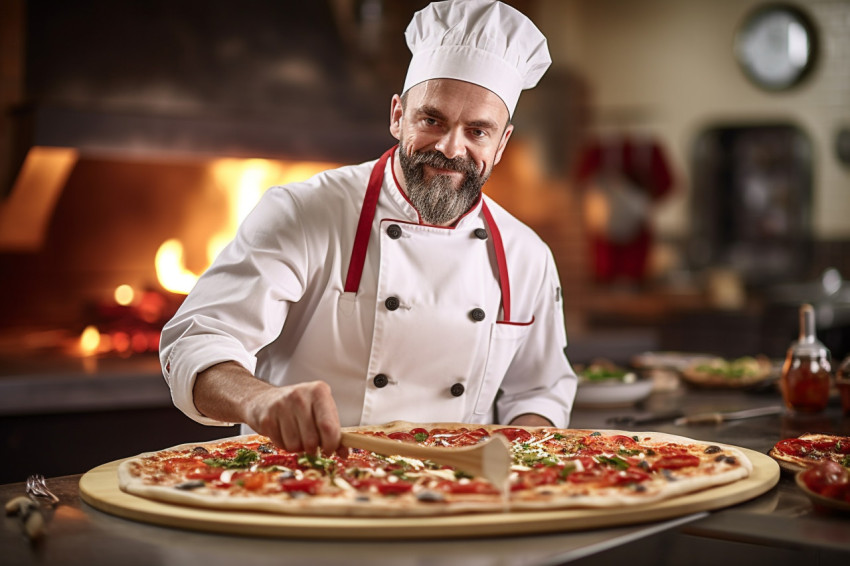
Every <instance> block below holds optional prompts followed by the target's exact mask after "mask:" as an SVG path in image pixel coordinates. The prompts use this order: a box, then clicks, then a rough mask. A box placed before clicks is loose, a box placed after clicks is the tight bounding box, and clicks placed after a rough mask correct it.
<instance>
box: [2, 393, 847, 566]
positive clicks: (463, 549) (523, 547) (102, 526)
mask: <svg viewBox="0 0 850 566" xmlns="http://www.w3.org/2000/svg"><path fill="white" fill-rule="evenodd" d="M780 402H781V399H780V397H779V395H778V393H777V392H776V391H775V390H769V391H766V392H764V391H763V392H759V393H745V392H737V391H723V392H710V391H696V390H691V389H679V390H675V391H670V392H664V393H654V394H653V395H652V396H650V398H649V399H648V400H647V401H645V402H644V403H642V404H641V405H640V406H639V407H632V408H627V409H583V408H577V409H576V410H575V411H574V414H573V422H572V423H571V426H573V427H575V428H595V429H603V428H606V429H607V428H617V427H615V426H612V425H611V424H610V423H609V422H608V419H609V418H611V417H614V416H621V417H622V416H630V415H631V416H638V417H639V416H646V415H647V414H656V413H666V412H669V411H670V410H673V409H675V410H681V411H683V412H685V413H686V414H691V413H696V412H704V411H714V410H723V411H726V410H737V409H745V408H752V407H760V406H769V405H775V404H778V403H780ZM626 428H627V430H630V431H639V430H655V431H660V432H666V433H671V434H679V435H684V436H689V437H692V438H699V439H702V440H707V441H713V442H724V443H729V444H735V445H738V446H743V447H746V448H750V449H753V450H757V451H759V452H763V453H764V452H767V450H769V448H770V447H771V446H773V444H774V443H775V442H776V441H777V440H780V439H781V438H786V437H791V436H797V435H799V434H802V433H804V432H810V431H818V432H827V433H835V434H842V435H850V418H848V417H843V416H842V415H841V414H840V410H839V407H838V405H837V404H836V403H833V404H831V405H830V406H829V408H828V410H827V411H826V412H824V413H822V414H820V415H812V416H794V415H791V414H781V415H774V416H768V417H760V418H755V419H749V420H742V421H730V422H726V423H722V424H718V425H701V426H676V425H674V424H673V423H672V422H661V423H656V424H653V425H648V426H643V427H639V426H638V427H626ZM32 471H33V472H37V471H39V470H32ZM79 478H80V476H79V475H70V476H62V477H58V478H50V479H49V484H50V485H51V487H53V488H54V489H55V490H56V491H57V492H58V495H59V496H60V498H61V499H62V502H63V503H62V505H61V506H60V507H59V508H58V509H57V510H56V511H55V513H54V515H53V517H52V519H51V520H50V522H49V531H48V534H47V536H46V537H45V539H44V540H43V541H41V543H40V544H36V545H30V544H29V543H28V542H27V541H26V540H25V539H24V538H23V536H22V535H21V533H20V528H19V525H18V523H17V520H16V519H15V518H13V517H5V518H4V524H3V529H2V532H0V551H2V553H3V557H4V563H6V559H10V561H9V562H8V563H10V564H87V565H88V564H95V565H97V564H116V563H121V564H124V565H125V566H132V565H135V564H152V563H163V564H171V563H174V564H177V563H179V564H205V565H206V564H233V563H252V564H254V563H256V564H265V563H269V564H271V563H275V564H279V563H281V562H285V563H309V564H319V565H321V564H361V563H362V564H369V565H376V564H378V565H381V564H394V565H397V564H415V565H418V564H466V565H472V566H475V565H482V566H484V565H494V566H501V565H506V564H519V565H527V566H531V565H554V564H563V563H567V562H571V563H575V564H582V563H593V564H606V563H612V564H614V563H618V564H623V563H628V564H678V563H682V562H684V561H689V562H691V563H694V564H698V563H700V561H699V560H695V558H698V557H702V556H704V557H706V559H708V557H711V563H716V561H717V559H718V556H722V557H723V562H724V563H725V564H726V565H729V564H738V563H740V564H751V563H755V562H757V563H763V562H762V561H763V560H768V559H769V560H770V561H771V563H772V564H786V563H787V564H795V566H796V565H799V564H800V563H801V562H800V561H801V560H803V561H804V562H803V563H826V561H827V560H829V561H832V560H839V559H840V560H843V561H846V560H847V558H848V557H850V516H848V515H836V514H830V513H827V512H824V511H823V510H820V509H816V508H814V507H813V506H812V504H811V503H810V501H809V500H808V499H807V498H806V497H805V496H804V495H803V493H802V492H801V491H800V490H799V489H798V488H797V487H796V486H795V484H794V482H793V478H791V477H790V476H785V475H783V477H782V478H781V479H780V482H779V484H778V485H777V486H776V487H774V488H773V489H771V490H770V491H769V492H767V493H765V494H764V495H762V496H760V497H758V498H756V499H753V500H751V501H748V502H745V503H742V504H740V505H736V506H733V507H730V508H726V509H722V510H720V511H715V512H711V513H698V514H694V515H689V516H686V517H682V518H680V519H678V520H674V521H666V522H660V523H647V524H644V525H634V526H627V527H618V528H610V529H596V530H590V531H580V532H571V533H555V534H546V535H538V536H517V537H500V538H474V539H458V540H446V541H415V540H413V541H391V542H386V541H385V542H376V541H354V542H352V541H334V540H331V541H307V540H292V539H270V538H252V537H242V536H227V535H214V534H208V533H202V532H193V531H184V530H178V529H169V528H164V527H158V526H154V525H149V524H144V523H138V522H134V521H130V520H125V519H121V518H117V517H114V516H111V515H108V514H106V513H102V512H100V511H98V510H96V509H94V508H92V507H90V506H88V505H87V504H85V503H83V502H81V501H80V499H79V495H78V488H77V483H78V481H79ZM22 492H23V484H21V483H12V484H7V485H3V486H0V499H2V500H4V501H5V500H8V499H10V498H11V497H13V496H15V495H18V494H20V493H22ZM695 553H698V554H699V556H696V554H695ZM718 553H720V554H718ZM706 563H707V562H706Z"/></svg>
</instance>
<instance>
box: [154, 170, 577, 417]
mask: <svg viewBox="0 0 850 566" xmlns="http://www.w3.org/2000/svg"><path fill="white" fill-rule="evenodd" d="M393 158H394V156H393ZM376 163H377V162H376V161H372V162H368V163H363V164H360V165H354V166H347V167H342V168H339V169H334V170H329V171H325V172H323V173H320V174H318V175H316V176H315V177H313V178H311V179H309V180H307V181H305V182H302V183H293V184H290V185H286V186H276V187H272V188H270V189H269V190H268V191H267V192H266V193H265V194H264V195H263V197H262V198H261V200H260V202H259V203H258V205H257V206H256V207H255V209H254V210H253V211H252V212H251V213H250V214H249V215H248V217H247V218H246V219H245V221H244V222H243V224H242V225H241V226H240V228H239V230H238V233H237V235H236V237H235V239H234V240H233V241H232V242H231V243H230V244H229V245H228V246H227V247H226V248H225V249H224V250H223V251H222V252H221V254H220V255H219V257H218V258H217V259H216V260H215V262H214V263H213V265H212V266H211V267H210V268H209V269H208V270H207V271H206V273H204V275H203V276H201V277H200V279H199V280H198V282H197V284H196V285H195V288H194V289H193V290H192V291H191V293H190V294H189V295H188V296H187V297H186V299H185V301H184V302H183V304H182V306H181V307H180V309H179V310H178V311H177V313H176V314H175V316H174V317H173V319H172V320H171V321H169V322H168V324H167V325H166V326H165V328H164V329H163V332H162V338H161V351H160V358H161V362H162V366H163V374H164V376H165V379H166V381H167V382H168V385H169V387H170V388H171V394H172V398H173V401H174V404H175V405H176V406H177V407H178V408H179V409H180V410H182V411H183V412H184V413H185V414H186V415H188V416H189V417H191V418H192V419H194V420H196V421H197V422H199V423H203V424H210V425H228V424H230V423H223V422H220V421H216V420H214V419H210V418H208V417H205V416H203V415H201V414H200V413H199V412H198V410H197V409H196V408H195V405H194V402H193V398H192V388H193V386H194V382H195V378H196V376H197V374H198V373H199V372H201V371H203V370H204V369H206V368H208V367H210V366H212V365H215V364H217V363H220V362H225V361H236V362H238V363H239V364H241V365H242V366H244V367H245V368H246V369H248V370H249V371H251V372H252V373H254V375H255V376H257V377H258V378H259V379H262V380H264V381H267V382H268V383H271V384H274V385H291V384H296V383H300V382H304V381H313V380H323V381H325V382H327V383H328V384H329V385H330V386H331V390H332V394H333V397H334V401H335V402H336V405H337V408H338V410H339V416H340V422H341V424H342V425H343V426H353V425H366V424H377V423H384V422H389V421H393V420H407V421H412V422H467V423H490V422H502V423H508V422H510V421H511V420H512V419H514V418H515V417H517V416H519V415H522V414H525V413H535V414H538V415H541V416H544V417H546V418H548V419H549V420H550V421H551V422H552V423H553V424H554V425H556V426H560V427H564V426H567V424H568V422H569V415H570V410H571V408H572V401H573V398H574V396H575V389H576V377H575V374H574V372H573V370H572V368H571V367H570V364H569V362H568V360H567V357H566V355H565V348H566V333H565V330H564V320H563V310H562V298H561V287H560V283H559V280H558V274H557V271H556V268H555V263H554V260H553V258H552V254H551V252H550V250H549V248H548V247H547V246H546V244H545V243H543V241H542V240H540V238H539V237H538V236H537V235H536V234H535V233H534V232H533V231H532V230H531V229H530V228H528V227H527V226H525V225H524V224H522V223H521V222H519V221H518V220H517V219H515V218H514V217H513V216H511V215H510V214H509V213H508V212H506V211H505V210H504V209H503V208H501V207H500V206H499V205H497V204H496V203H495V202H494V201H492V199H490V198H489V197H487V196H483V197H482V198H483V200H486V202H487V208H488V209H489V210H490V213H491V214H492V217H493V220H494V221H495V224H496V225H497V227H498V231H499V233H500V234H501V239H502V242H503V247H504V257H505V259H506V266H507V272H508V278H509V282H510V297H511V299H510V321H504V320H502V315H503V313H502V309H501V306H502V305H501V301H502V293H501V289H500V282H499V271H498V268H497V262H496V258H495V251H494V245H493V238H492V237H488V236H489V234H488V233H486V232H482V231H481V230H479V229H484V230H486V229H487V224H486V222H485V219H484V215H483V213H482V200H479V201H478V203H477V204H476V205H475V206H474V207H473V208H472V209H471V210H470V211H469V212H468V213H467V214H465V215H464V216H463V217H462V218H461V219H460V220H459V221H458V222H457V223H456V224H455V226H452V227H448V228H445V227H435V226H429V225H425V224H422V223H421V221H420V218H419V214H418V213H417V211H416V209H415V208H414V207H413V206H412V205H411V204H410V202H409V201H408V200H407V198H406V196H405V195H404V193H403V192H402V190H401V188H400V186H399V185H398V183H397V181H396V179H395V176H394V172H393V167H392V158H391V159H389V160H388V162H387V164H386V166H385V168H384V171H383V180H382V184H381V187H380V193H379V195H378V202H377V207H376V210H375V217H374V220H373V222H372V225H371V233H370V234H369V237H368V248H367V249H366V257H365V260H364V268H363V274H362V278H361V279H360V284H359V287H358V288H357V289H358V290H357V292H356V293H354V292H347V293H346V292H344V283H345V279H346V274H347V270H348V267H349V261H350V259H351V255H352V247H353V244H354V239H355V232H356V228H357V223H358V219H359V216H360V211H361V208H362V205H363V201H364V195H365V193H366V188H367V184H368V182H369V176H370V173H371V172H372V169H373V167H374V166H375V164H376ZM379 173H380V172H379ZM391 227H392V228H391ZM388 299H390V300H388ZM473 310H475V311H477V312H475V313H473V312H472V311H473ZM482 315H483V320H480V319H481V318H482ZM243 428H244V427H243Z"/></svg>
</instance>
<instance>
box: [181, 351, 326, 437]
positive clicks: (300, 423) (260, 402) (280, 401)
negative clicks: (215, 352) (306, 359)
mask: <svg viewBox="0 0 850 566" xmlns="http://www.w3.org/2000/svg"><path fill="white" fill-rule="evenodd" d="M193 395H194V401H195V407H196V408H197V409H198V411H199V412H201V414H203V415H204V416H206V417H209V418H213V419H216V420H221V421H227V422H243V423H245V424H247V425H248V426H250V427H251V428H252V429H254V430H255V431H257V432H258V433H260V434H262V435H265V436H268V437H269V438H270V439H271V441H272V442H274V443H275V444H276V445H278V446H280V447H281V448H284V449H285V450H288V451H290V452H300V451H302V450H303V451H306V452H315V451H316V449H317V448H319V447H321V449H322V451H323V452H324V453H326V454H330V453H332V452H334V451H336V450H338V449H339V441H340V425H339V413H338V411H337V408H336V403H335V402H334V400H333V397H332V396H331V388H330V386H329V385H328V384H327V383H325V382H324V381H312V382H308V383H299V384H297V385H292V386H285V387H275V386H273V385H269V384H268V383H266V382H264V381H260V380H259V379H257V378H256V377H254V376H253V375H252V374H251V372H249V371H248V370H246V369H245V368H244V367H242V366H241V365H239V364H237V363H236V362H224V363H220V364H216V365H214V366H211V367H209V368H207V369H206V370H204V371H202V372H200V373H199V374H198V376H197V378H196V380H195V385H194V388H193Z"/></svg>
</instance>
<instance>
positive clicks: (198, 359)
mask: <svg viewBox="0 0 850 566" xmlns="http://www.w3.org/2000/svg"><path fill="white" fill-rule="evenodd" d="M306 249H307V248H306V243H305V237H304V231H303V227H302V224H301V221H300V214H298V207H297V202H296V200H295V199H294V198H293V196H292V194H291V192H290V190H288V189H285V188H283V187H273V188H271V189H269V190H268V191H266V193H265V194H264V195H263V197H262V198H261V199H260V202H259V203H258V204H257V206H256V207H255V208H254V210H253V211H252V212H251V213H250V214H249V215H248V216H247V217H246V219H245V220H244V222H243V223H242V225H241V226H240V227H239V230H238V232H237V235H236V237H235V239H234V240H233V241H232V242H231V243H230V244H228V246H227V247H226V248H225V249H224V250H223V251H222V252H221V253H220V254H219V256H218V258H216V260H215V261H214V262H213V264H212V266H210V268H209V269H208V270H207V271H206V272H205V273H204V274H203V275H202V276H201V277H200V279H199V280H198V282H197V283H196V285H195V287H194V288H193V289H192V291H191V292H190V293H189V295H188V296H187V297H186V299H185V301H184V302H183V304H182V305H181V307H180V309H179V310H178V311H177V313H176V314H175V315H174V317H173V318H172V320H171V321H169V322H168V324H166V326H165V328H164V329H163V331H162V338H161V345H160V360H161V363H162V367H163V375H164V376H165V379H166V381H167V382H168V385H169V387H170V389H171V397H172V399H173V401H174V404H175V406H176V407H177V408H179V409H180V410H181V411H183V412H184V413H185V414H186V415H187V416H189V417H190V418H192V419H194V420H195V421H197V422H199V423H201V424H208V425H220V426H226V425H229V424H231V423H224V422H221V421H217V420H214V419H210V418H208V417H205V416H204V415H202V414H201V413H200V412H199V411H198V410H197V409H196V408H195V403H194V400H193V393H192V390H193V387H194V385H195V379H196V377H197V375H198V373H199V372H201V371H203V370H205V369H207V368H209V367H210V366H213V365H215V364H218V363H221V362H226V361H235V362H237V363H239V364H241V365H242V366H244V367H245V368H246V369H247V370H248V371H250V372H251V373H254V371H255V366H256V357H255V356H256V354H257V352H258V351H259V350H260V349H261V348H263V347H264V346H265V345H267V344H268V343H270V342H271V341H272V340H274V339H275V338H276V337H277V336H278V334H280V331H281V328H282V326H283V322H284V321H285V320H286V316H287V314H288V312H289V306H290V304H291V302H292V301H297V300H298V299H299V298H300V297H301V296H302V295H303V292H304V287H305V285H304V281H305V276H304V274H305V273H306V271H307V269H306V267H307V251H306Z"/></svg>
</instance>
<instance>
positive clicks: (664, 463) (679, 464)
mask: <svg viewBox="0 0 850 566" xmlns="http://www.w3.org/2000/svg"><path fill="white" fill-rule="evenodd" d="M699 462H700V460H699V457H697V456H694V455H693V454H677V455H673V456H662V457H661V458H659V459H658V460H656V461H655V462H653V463H652V464H650V469H652V470H653V471H654V470H678V469H681V468H690V467H691V466H698V465H699Z"/></svg>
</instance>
